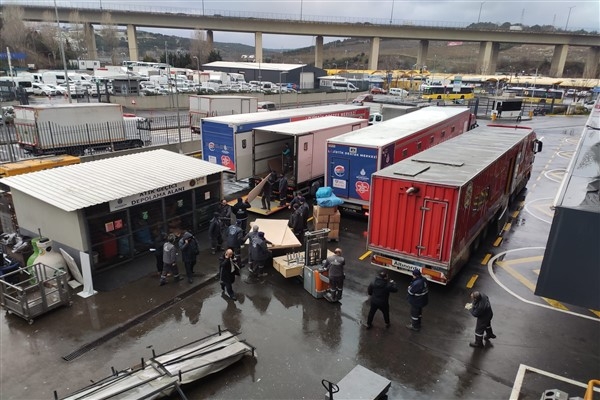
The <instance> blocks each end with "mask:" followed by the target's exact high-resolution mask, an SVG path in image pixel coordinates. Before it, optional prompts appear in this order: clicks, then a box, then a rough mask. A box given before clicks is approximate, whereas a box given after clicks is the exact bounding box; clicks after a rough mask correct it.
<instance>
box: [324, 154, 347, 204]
mask: <svg viewBox="0 0 600 400" xmlns="http://www.w3.org/2000/svg"><path fill="white" fill-rule="evenodd" d="M328 167H329V182H330V184H331V187H332V189H333V194H335V195H336V196H338V197H342V198H345V199H347V198H348V197H349V186H350V185H349V181H350V160H349V159H347V158H342V157H331V162H330V163H329V166H328Z"/></svg>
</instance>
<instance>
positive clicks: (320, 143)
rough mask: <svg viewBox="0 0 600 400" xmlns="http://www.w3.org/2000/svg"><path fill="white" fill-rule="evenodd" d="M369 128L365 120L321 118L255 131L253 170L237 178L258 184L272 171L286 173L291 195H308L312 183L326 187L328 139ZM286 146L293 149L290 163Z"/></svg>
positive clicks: (239, 173) (240, 172)
mask: <svg viewBox="0 0 600 400" xmlns="http://www.w3.org/2000/svg"><path fill="white" fill-rule="evenodd" d="M367 124H368V121H367V120H365V119H358V118H348V117H322V118H313V119H307V120H303V121H296V122H288V123H285V124H276V125H269V126H266V127H263V128H257V129H254V130H253V134H252V138H251V139H252V144H251V146H252V169H251V170H249V171H239V172H238V178H239V179H244V178H249V177H250V176H252V177H254V179H255V181H259V180H260V179H262V178H264V177H265V176H267V175H268V173H269V172H270V171H276V172H277V173H282V172H284V170H285V173H286V177H287V180H288V184H289V192H290V193H293V192H294V191H300V192H301V193H303V194H308V192H309V189H310V185H311V184H312V183H313V182H315V181H317V180H318V181H320V184H321V186H322V185H323V175H324V174H325V152H326V146H327V139H330V138H332V137H334V136H338V135H341V134H343V133H347V132H351V131H354V130H357V129H361V128H364V127H366V126H367ZM286 144H287V145H288V146H289V149H290V156H289V159H288V160H286V159H285V158H284V156H283V149H284V148H285V145H286ZM288 164H289V165H288ZM286 165H287V166H286Z"/></svg>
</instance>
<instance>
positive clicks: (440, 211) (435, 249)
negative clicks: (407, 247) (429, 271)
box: [417, 200, 448, 260]
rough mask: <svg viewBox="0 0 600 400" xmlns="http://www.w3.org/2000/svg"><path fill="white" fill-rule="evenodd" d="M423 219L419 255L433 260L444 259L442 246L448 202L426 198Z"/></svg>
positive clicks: (418, 247)
mask: <svg viewBox="0 0 600 400" xmlns="http://www.w3.org/2000/svg"><path fill="white" fill-rule="evenodd" d="M421 210H422V211H423V214H422V219H421V233H420V236H419V245H418V246H417V249H418V254H419V257H425V258H429V259H433V260H441V259H442V248H443V246H444V237H445V231H446V216H447V214H448V203H447V202H444V201H437V200H425V201H424V204H423V207H422V208H421Z"/></svg>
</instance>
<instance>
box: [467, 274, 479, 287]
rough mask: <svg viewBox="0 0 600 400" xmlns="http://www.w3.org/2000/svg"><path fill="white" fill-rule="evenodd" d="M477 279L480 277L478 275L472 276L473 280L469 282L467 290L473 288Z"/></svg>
mask: <svg viewBox="0 0 600 400" xmlns="http://www.w3.org/2000/svg"><path fill="white" fill-rule="evenodd" d="M477 278H479V275H477V274H475V275H473V276H471V279H469V282H467V289H471V288H472V287H473V285H474V284H475V281H476V280H477Z"/></svg>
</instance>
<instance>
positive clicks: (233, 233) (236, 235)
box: [226, 222, 244, 258]
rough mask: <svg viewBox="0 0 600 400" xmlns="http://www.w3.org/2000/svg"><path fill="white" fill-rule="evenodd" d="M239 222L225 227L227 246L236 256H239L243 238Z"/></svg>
mask: <svg viewBox="0 0 600 400" xmlns="http://www.w3.org/2000/svg"><path fill="white" fill-rule="evenodd" d="M240 225H241V223H237V222H236V223H235V224H231V225H229V228H227V239H226V245H227V247H228V248H230V249H233V251H234V253H235V256H236V258H237V257H240V250H241V248H242V243H244V242H243V241H242V239H243V238H244V231H242V228H241V227H240Z"/></svg>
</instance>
